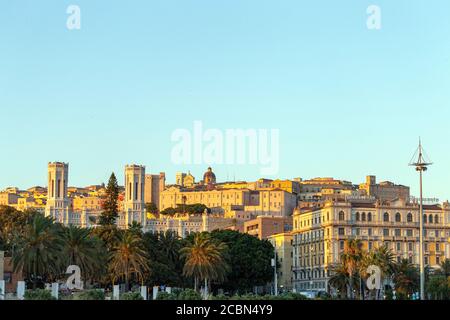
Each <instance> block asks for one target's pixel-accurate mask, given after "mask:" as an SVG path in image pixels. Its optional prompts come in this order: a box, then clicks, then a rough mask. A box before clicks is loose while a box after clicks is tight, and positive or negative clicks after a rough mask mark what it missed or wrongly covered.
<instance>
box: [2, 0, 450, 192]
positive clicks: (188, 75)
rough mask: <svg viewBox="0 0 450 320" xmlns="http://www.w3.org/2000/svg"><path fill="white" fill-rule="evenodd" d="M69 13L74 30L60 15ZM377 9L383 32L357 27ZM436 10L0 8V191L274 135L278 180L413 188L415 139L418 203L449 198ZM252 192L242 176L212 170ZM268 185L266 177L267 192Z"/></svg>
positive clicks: (120, 5)
mask: <svg viewBox="0 0 450 320" xmlns="http://www.w3.org/2000/svg"><path fill="white" fill-rule="evenodd" d="M70 4H76V5H79V6H80V8H81V30H74V31H69V30H68V29H67V28H66V19H67V16H68V15H67V14H66V8H67V6H68V5H70ZM370 4H376V5H379V6H380V8H381V13H382V29H381V30H379V31H374V30H368V29H367V28H366V18H367V14H366V8H367V7H368V6H369V5H370ZM449 12H450V2H449V1H448V0H433V1H424V0H423V1H421V0H420V1H419V0H418V1H406V0H396V1H387V0H371V1H364V0H352V1H350V0H347V1H332V0H328V1H323V0H315V1H299V0H289V1H288V0H281V1H275V0H258V1H256V0H227V1H223V0H222V1H220V0H183V1H181V0H177V1H174V0H160V1H152V0H145V1H144V0H142V1H137V0H136V1H129V2H125V1H120V2H119V1H117V2H116V1H104V0H96V1H92V0H71V1H50V0H46V1H44V0H42V1H32V0H28V1H24V0H16V1H6V0H4V1H2V2H1V4H0V120H1V125H0V136H1V139H0V150H1V156H0V189H2V188H4V187H6V186H19V187H21V188H26V187H30V186H33V185H45V181H46V165H47V162H48V161H65V162H69V163H70V185H88V184H94V183H100V182H103V181H106V180H107V178H108V176H109V174H110V173H111V171H115V172H116V173H117V175H118V177H119V179H122V178H123V166H124V165H125V164H127V163H138V164H144V165H146V166H147V170H148V171H151V172H159V171H165V172H166V173H167V176H168V180H169V182H170V181H172V182H173V181H174V176H175V172H177V171H188V170H191V172H192V173H193V174H194V175H195V176H196V177H197V178H200V176H201V174H202V173H203V172H204V171H205V168H206V165H200V166H177V165H174V164H172V163H171V160H170V151H171V148H172V145H173V144H172V142H171V141H170V135H171V133H172V131H173V130H174V129H176V128H188V129H190V128H192V125H193V121H194V120H202V121H203V122H204V124H205V126H207V127H209V128H219V129H227V128H268V129H270V128H278V129H280V135H281V136H280V140H281V153H280V156H281V159H280V166H281V168H280V173H279V177H280V178H293V177H304V178H311V177H317V176H333V177H335V178H342V179H347V180H350V181H353V182H354V183H359V182H362V181H363V180H364V177H365V175H367V174H375V175H377V176H378V178H379V180H391V181H394V182H397V183H401V184H406V185H412V186H413V188H412V191H413V194H416V195H417V188H416V187H415V185H416V182H417V174H416V173H415V171H414V170H413V169H412V168H410V167H408V166H407V163H408V162H409V160H410V157H411V156H412V154H413V152H414V150H415V148H416V144H417V140H418V136H419V135H420V136H422V139H423V140H424V144H425V147H426V150H427V152H428V154H429V155H430V157H431V159H432V160H433V161H434V162H435V165H434V166H433V167H432V168H431V170H430V171H429V172H428V173H427V176H426V192H425V193H426V195H427V196H436V197H439V198H441V200H445V199H447V198H450V190H449V182H450V170H449V168H450V166H449V165H450V151H449V148H448V140H449V137H450V126H449V117H450V41H449V38H450V19H449ZM214 171H215V172H216V174H217V176H218V179H219V180H226V176H227V175H228V176H229V178H230V179H232V178H233V176H235V177H236V179H246V180H253V179H256V178H258V177H259V168H256V167H254V166H242V165H241V166H227V165H221V166H214ZM269 178H273V177H269Z"/></svg>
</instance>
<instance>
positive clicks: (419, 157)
mask: <svg viewBox="0 0 450 320" xmlns="http://www.w3.org/2000/svg"><path fill="white" fill-rule="evenodd" d="M414 159H416V160H414ZM432 164H433V163H432V162H427V161H426V160H425V158H424V150H423V148H422V142H421V140H420V139H419V147H418V149H417V151H416V153H414V155H413V158H412V161H411V162H410V163H409V165H410V166H414V167H416V171H418V172H419V176H420V204H419V229H420V230H419V260H420V261H419V264H420V300H425V266H424V261H423V260H424V259H423V245H424V242H423V187H422V182H423V180H422V175H423V172H424V171H427V170H428V166H431V165H432Z"/></svg>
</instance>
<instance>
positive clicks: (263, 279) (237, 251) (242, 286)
mask: <svg viewBox="0 0 450 320" xmlns="http://www.w3.org/2000/svg"><path fill="white" fill-rule="evenodd" d="M211 236H212V238H214V239H217V240H219V241H221V242H223V243H225V244H226V245H227V246H228V251H227V258H226V261H227V263H228V264H229V265H230V266H232V269H231V272H230V273H228V275H227V279H226V281H225V282H224V283H223V284H221V285H220V287H222V288H224V289H225V290H229V291H232V292H234V291H240V292H246V291H250V290H252V289H253V287H254V286H261V285H265V284H267V283H268V282H270V281H272V277H273V269H272V266H271V259H272V258H273V252H274V248H273V246H272V244H271V243H270V242H269V241H267V240H259V239H258V238H256V237H254V236H251V235H248V234H243V233H239V232H237V231H231V230H217V231H213V232H212V233H211Z"/></svg>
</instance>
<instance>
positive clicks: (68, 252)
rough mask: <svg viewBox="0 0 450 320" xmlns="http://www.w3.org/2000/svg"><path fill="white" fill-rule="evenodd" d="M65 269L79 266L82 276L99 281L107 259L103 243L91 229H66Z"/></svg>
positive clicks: (70, 227) (63, 237)
mask: <svg viewBox="0 0 450 320" xmlns="http://www.w3.org/2000/svg"><path fill="white" fill-rule="evenodd" d="M62 239H63V242H64V247H63V257H64V258H65V259H64V260H65V261H64V262H65V267H67V266H69V265H77V266H79V267H80V269H81V272H82V275H86V276H87V277H88V278H90V279H98V278H99V277H100V276H101V275H102V271H103V267H104V265H105V260H106V257H105V255H104V253H105V249H104V246H103V243H102V242H101V241H100V239H98V238H97V237H95V236H93V235H92V234H91V232H90V230H89V229H86V228H79V227H75V226H69V227H65V228H64V229H63V232H62Z"/></svg>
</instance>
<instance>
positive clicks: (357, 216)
mask: <svg viewBox="0 0 450 320" xmlns="http://www.w3.org/2000/svg"><path fill="white" fill-rule="evenodd" d="M355 218H356V221H359V212H357V213H356V217H355Z"/></svg>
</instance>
